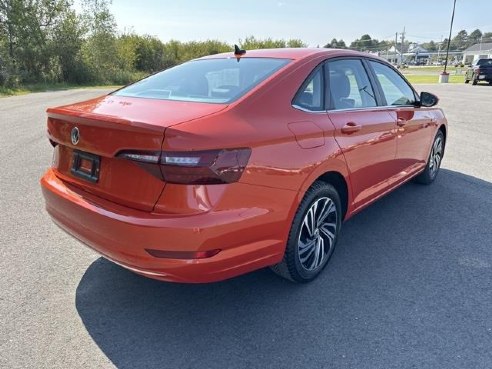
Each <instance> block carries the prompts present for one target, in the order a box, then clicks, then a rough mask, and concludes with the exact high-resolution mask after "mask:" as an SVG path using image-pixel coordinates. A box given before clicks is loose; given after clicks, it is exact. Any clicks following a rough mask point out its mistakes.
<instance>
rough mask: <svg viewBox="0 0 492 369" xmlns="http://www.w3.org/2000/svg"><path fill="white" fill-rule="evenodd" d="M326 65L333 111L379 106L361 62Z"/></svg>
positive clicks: (346, 60)
mask: <svg viewBox="0 0 492 369" xmlns="http://www.w3.org/2000/svg"><path fill="white" fill-rule="evenodd" d="M326 65H327V70H328V76H329V77H328V79H329V82H328V83H329V90H330V101H331V108H332V109H335V110H338V109H358V108H369V107H374V106H376V105H377V102H376V98H375V95H374V91H373V88H372V86H371V83H370V82H369V77H368V76H367V73H366V70H365V68H364V66H363V65H362V62H361V61H360V60H358V59H338V60H333V61H329V62H328V63H326Z"/></svg>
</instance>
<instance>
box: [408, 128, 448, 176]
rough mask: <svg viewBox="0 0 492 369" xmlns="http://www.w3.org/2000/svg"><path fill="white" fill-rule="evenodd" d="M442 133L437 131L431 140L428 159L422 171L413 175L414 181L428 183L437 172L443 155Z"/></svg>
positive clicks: (443, 142)
mask: <svg viewBox="0 0 492 369" xmlns="http://www.w3.org/2000/svg"><path fill="white" fill-rule="evenodd" d="M444 146H445V141H444V134H443V133H442V131H441V130H439V131H437V134H436V137H434V141H433V142H432V148H431V152H430V154H429V159H428V160H427V165H426V167H425V169H424V171H423V172H422V173H420V174H419V175H418V176H417V177H415V182H417V183H421V184H425V185H429V184H431V183H432V182H434V180H435V179H436V177H437V174H438V173H439V168H440V167H441V162H442V157H443V155H444Z"/></svg>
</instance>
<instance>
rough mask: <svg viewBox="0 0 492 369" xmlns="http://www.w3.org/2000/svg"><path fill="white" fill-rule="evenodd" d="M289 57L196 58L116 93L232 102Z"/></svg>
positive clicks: (277, 68)
mask: <svg viewBox="0 0 492 369" xmlns="http://www.w3.org/2000/svg"><path fill="white" fill-rule="evenodd" d="M289 61H290V60H289V59H274V58H242V59H241V60H240V61H239V62H238V61H237V60H236V58H224V59H203V60H194V61H190V62H187V63H184V64H181V65H178V66H176V67H174V68H170V69H167V70H165V71H163V72H160V73H157V74H154V75H152V76H150V77H147V78H145V79H143V80H141V81H139V82H137V83H134V84H132V85H130V86H127V87H124V88H122V89H121V90H118V91H116V92H114V95H116V96H129V97H142V98H148V99H161V100H178V101H196V102H208V103H229V102H231V101H234V100H236V99H238V98H239V97H241V96H243V95H244V94H246V93H247V92H248V91H250V90H251V89H252V88H253V87H255V86H256V85H258V84H259V83H260V82H262V81H264V80H265V79H266V78H268V77H270V76H271V75H272V74H274V73H275V72H276V71H278V70H279V69H280V68H282V67H283V66H285V65H286V64H287V63H288V62H289Z"/></svg>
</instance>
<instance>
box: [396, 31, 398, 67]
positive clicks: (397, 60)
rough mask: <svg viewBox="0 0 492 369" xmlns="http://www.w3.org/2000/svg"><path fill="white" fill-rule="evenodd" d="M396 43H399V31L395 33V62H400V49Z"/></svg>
mask: <svg viewBox="0 0 492 369" xmlns="http://www.w3.org/2000/svg"><path fill="white" fill-rule="evenodd" d="M396 45H398V32H396V34H395V63H396V64H398V49H397V48H396Z"/></svg>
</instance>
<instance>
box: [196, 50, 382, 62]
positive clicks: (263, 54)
mask: <svg viewBox="0 0 492 369" xmlns="http://www.w3.org/2000/svg"><path fill="white" fill-rule="evenodd" d="M322 55H325V56H326V57H328V56H345V55H346V56H365V57H367V56H374V55H370V54H367V53H362V52H358V51H353V50H346V49H325V48H279V49H256V50H246V54H244V55H243V56H242V58H279V59H293V60H300V59H305V58H307V57H313V56H322ZM234 57H235V55H234V53H233V52H229V53H222V54H214V55H208V56H204V57H203V58H200V59H218V58H234Z"/></svg>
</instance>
